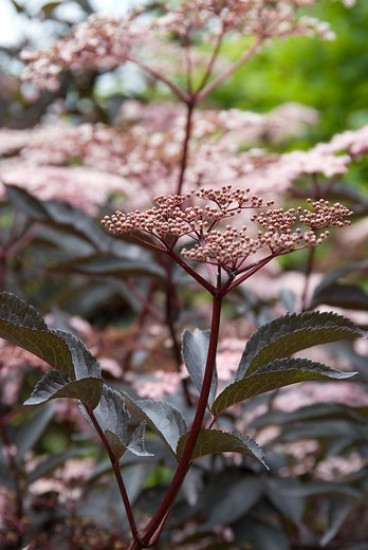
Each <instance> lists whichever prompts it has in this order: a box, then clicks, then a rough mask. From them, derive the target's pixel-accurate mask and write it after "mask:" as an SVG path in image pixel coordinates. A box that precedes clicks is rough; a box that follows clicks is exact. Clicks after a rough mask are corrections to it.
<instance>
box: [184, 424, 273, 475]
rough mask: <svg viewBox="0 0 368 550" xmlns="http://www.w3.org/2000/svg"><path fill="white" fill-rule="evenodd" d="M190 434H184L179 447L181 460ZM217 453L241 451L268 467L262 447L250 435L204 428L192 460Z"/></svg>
mask: <svg viewBox="0 0 368 550" xmlns="http://www.w3.org/2000/svg"><path fill="white" fill-rule="evenodd" d="M187 440H188V434H185V435H184V436H182V437H181V438H180V440H179V443H178V447H177V451H176V453H177V456H178V458H179V460H180V458H181V456H182V454H183V451H184V447H185V444H186V442H187ZM216 453H240V454H242V455H245V456H250V457H252V458H256V459H257V460H259V461H260V462H261V463H262V464H263V465H264V466H265V467H266V468H267V469H268V466H267V465H266V463H265V461H264V456H263V452H262V449H261V448H260V447H259V445H258V444H257V443H256V442H255V441H254V440H253V439H251V438H250V437H248V436H246V435H242V434H240V433H236V432H233V433H228V432H222V431H220V430H208V429H202V430H201V431H200V433H199V436H198V439H197V443H196V445H195V447H194V450H193V453H192V457H191V460H194V459H196V458H199V457H201V456H204V455H208V454H216Z"/></svg>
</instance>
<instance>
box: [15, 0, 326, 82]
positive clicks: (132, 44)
mask: <svg viewBox="0 0 368 550" xmlns="http://www.w3.org/2000/svg"><path fill="white" fill-rule="evenodd" d="M315 1H316V0H279V1H277V2H269V0H252V1H243V0H230V1H228V0H226V1H225V0H200V1H198V0H187V1H185V2H182V3H181V4H179V6H178V7H177V8H176V9H167V10H165V7H164V6H163V9H162V13H161V15H159V16H158V17H156V18H150V17H143V18H142V17H140V15H141V13H140V12H135V13H134V12H133V13H131V14H128V15H127V16H126V17H125V18H121V19H115V18H112V17H107V16H104V15H93V16H91V17H90V18H89V19H88V20H87V21H85V22H83V23H81V24H80V25H79V26H78V27H76V29H74V30H72V32H71V34H70V35H69V36H68V37H67V38H65V39H63V40H60V41H59V42H57V43H55V44H54V45H53V46H52V47H51V48H49V49H47V50H46V49H45V50H37V51H34V52H28V51H27V52H24V54H23V59H24V60H25V61H27V62H28V63H29V64H28V66H27V67H26V69H25V72H24V78H25V79H30V80H33V81H34V82H35V83H37V85H38V86H39V87H41V88H46V89H50V90H53V89H55V88H56V87H57V86H58V78H59V76H60V73H61V72H62V71H63V70H64V69H67V68H70V69H81V68H91V67H93V68H97V69H106V68H114V67H117V66H119V65H121V64H122V63H125V62H126V61H132V62H134V63H137V65H139V66H141V67H142V68H144V69H145V70H146V71H147V72H148V73H150V74H151V75H154V76H156V77H159V78H160V79H161V80H163V81H165V80H166V79H165V77H163V75H162V74H161V75H158V74H157V71H159V70H160V67H159V66H155V60H156V58H159V57H160V56H159V55H156V52H155V56H154V63H153V65H152V58H151V59H150V60H149V57H150V53H151V52H150V50H149V49H148V51H147V48H144V45H146V44H149V46H150V48H151V45H152V44H156V43H157V42H161V52H164V51H165V50H167V44H168V42H169V43H170V44H171V45H172V41H171V42H170V37H171V38H172V37H173V36H175V37H177V38H179V39H180V40H178V41H177V42H178V43H180V44H182V45H186V46H187V45H188V44H191V43H192V42H195V40H196V38H197V37H198V34H199V33H201V34H202V35H203V39H204V40H205V42H206V43H211V42H212V43H213V44H214V45H215V44H216V43H218V41H219V40H221V39H222V37H223V36H224V35H225V34H226V33H227V32H229V31H231V32H234V31H238V32H240V33H241V34H242V35H251V36H255V37H257V42H258V43H259V44H261V43H262V42H264V41H265V40H267V39H268V38H273V37H281V38H282V37H285V36H288V35H293V34H306V35H310V34H314V33H317V34H319V35H320V36H322V37H323V38H325V39H331V38H333V33H332V31H331V30H330V28H329V26H328V24H327V23H322V22H320V21H319V20H317V19H315V18H312V17H307V16H299V15H298V10H299V8H300V7H304V6H308V5H311V4H313V3H315ZM142 12H144V9H143V10H142ZM142 46H143V47H142ZM173 66H178V64H173Z"/></svg>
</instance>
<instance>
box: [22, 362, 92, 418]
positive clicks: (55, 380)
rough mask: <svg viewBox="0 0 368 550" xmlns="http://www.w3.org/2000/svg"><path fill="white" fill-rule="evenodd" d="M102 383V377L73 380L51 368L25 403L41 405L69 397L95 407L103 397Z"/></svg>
mask: <svg viewBox="0 0 368 550" xmlns="http://www.w3.org/2000/svg"><path fill="white" fill-rule="evenodd" d="M102 383H103V382H102V379H101V378H82V379H81V380H72V381H71V380H70V379H69V378H68V377H67V375H66V374H65V373H63V372H61V371H58V370H50V371H48V372H47V373H46V374H45V375H44V376H43V377H42V378H41V380H40V381H39V382H38V383H37V384H36V386H35V388H34V390H33V392H32V394H31V397H30V398H29V399H27V400H26V401H25V403H24V404H25V405H39V404H41V403H46V402H47V401H50V400H51V399H58V398H60V397H68V398H70V399H79V400H80V401H82V403H85V404H86V405H88V406H89V407H91V408H92V409H94V408H95V407H96V406H97V404H98V402H99V400H100V397H101V392H102Z"/></svg>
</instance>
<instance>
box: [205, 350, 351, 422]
mask: <svg viewBox="0 0 368 550" xmlns="http://www.w3.org/2000/svg"><path fill="white" fill-rule="evenodd" d="M354 374H355V373H351V372H341V371H339V370H336V369H333V368H331V367H328V366H327V365H323V364H322V363H316V362H314V361H309V360H307V359H299V358H293V359H277V360H276V361H272V362H271V363H268V364H267V365H265V366H263V367H260V368H258V369H257V370H256V371H255V372H253V373H252V374H249V375H247V376H246V378H243V379H242V380H239V381H237V382H234V383H233V384H231V385H230V386H227V387H226V388H225V389H224V390H223V392H222V393H220V395H219V396H218V397H217V399H216V400H215V402H214V404H213V407H212V412H213V414H214V415H215V416H218V415H219V414H220V413H221V412H222V411H224V410H225V409H227V408H228V407H231V406H232V405H235V403H240V402H242V401H244V400H245V399H248V398H249V397H254V396H255V395H259V394H261V393H265V392H267V391H270V390H276V389H278V388H282V387H284V386H289V385H291V384H295V383H296V382H304V381H306V380H327V379H336V380H343V379H346V378H350V377H351V376H353V375H354Z"/></svg>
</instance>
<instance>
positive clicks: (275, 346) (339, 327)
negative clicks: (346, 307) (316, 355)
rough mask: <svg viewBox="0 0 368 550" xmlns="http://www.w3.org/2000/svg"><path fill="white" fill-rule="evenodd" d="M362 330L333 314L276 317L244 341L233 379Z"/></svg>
mask: <svg viewBox="0 0 368 550" xmlns="http://www.w3.org/2000/svg"><path fill="white" fill-rule="evenodd" d="M362 334H363V331H361V330H360V329H359V328H358V327H356V326H355V325H354V324H353V323H352V322H351V321H350V320H349V319H346V318H345V317H342V316H341V315H336V314H335V313H319V312H305V313H301V314H295V313H293V314H291V315H285V316H283V317H279V318H278V319H275V320H274V321H271V322H270V323H267V324H266V325H263V326H262V327H261V328H260V329H259V330H257V331H256V332H255V333H254V334H253V335H252V337H251V338H250V339H249V340H248V342H247V344H246V346H245V349H244V352H243V355H242V358H241V360H240V364H239V367H238V372H237V375H236V380H241V379H242V378H244V377H245V376H247V375H249V374H251V373H253V372H254V371H256V370H257V369H259V368H260V367H261V366H262V365H266V364H267V363H270V362H271V361H274V360H275V359H279V358H281V357H288V356H290V355H292V354H293V353H295V352H297V351H300V350H303V349H307V348H310V347H311V346H315V345H317V344H326V343H330V342H335V341H336V340H342V339H344V338H355V337H357V336H361V335H362Z"/></svg>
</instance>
